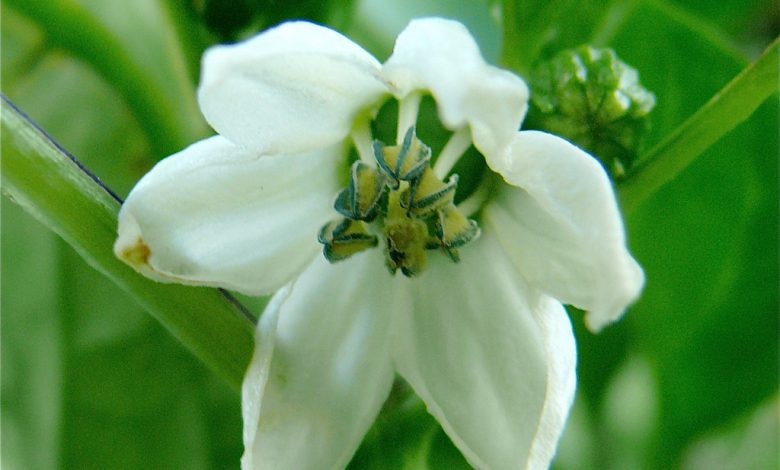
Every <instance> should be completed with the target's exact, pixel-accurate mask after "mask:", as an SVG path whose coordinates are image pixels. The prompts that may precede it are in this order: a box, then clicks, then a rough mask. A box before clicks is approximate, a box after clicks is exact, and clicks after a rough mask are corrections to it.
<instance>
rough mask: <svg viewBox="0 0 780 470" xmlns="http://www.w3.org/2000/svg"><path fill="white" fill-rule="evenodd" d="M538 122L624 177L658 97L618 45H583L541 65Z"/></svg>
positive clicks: (534, 82)
mask: <svg viewBox="0 0 780 470" xmlns="http://www.w3.org/2000/svg"><path fill="white" fill-rule="evenodd" d="M531 88H532V93H531V102H532V103H533V105H534V108H532V110H531V114H530V115H529V122H530V125H531V126H532V127H537V128H540V129H543V130H545V131H549V132H551V133H553V134H557V135H560V136H562V137H564V138H566V139H568V140H570V141H572V142H574V143H575V144H577V145H579V146H580V147H582V148H584V149H586V150H588V151H589V152H591V153H592V154H593V155H594V156H596V157H598V158H599V159H600V160H601V161H602V163H603V164H604V166H605V167H606V168H607V169H608V170H609V171H610V172H611V173H612V175H613V177H616V178H620V177H622V176H623V175H624V174H625V172H626V170H628V169H629V168H630V166H631V164H632V163H633V161H634V159H635V158H636V155H637V152H638V151H639V150H640V145H641V139H642V137H643V135H644V133H645V132H646V130H647V128H648V125H649V122H648V114H649V113H650V111H651V110H652V109H653V107H654V106H655V96H654V95H653V93H651V92H650V91H648V90H647V89H645V88H644V87H643V86H642V85H641V83H640V82H639V74H638V73H637V71H636V70H635V69H633V68H632V67H630V66H629V65H627V64H626V63H624V62H622V61H621V60H620V59H619V58H618V57H617V55H616V54H615V52H614V51H613V50H612V49H599V48H594V47H592V46H581V47H578V48H576V49H570V50H566V51H563V52H561V53H559V54H558V55H557V56H555V57H554V58H553V59H552V60H550V61H548V62H545V63H543V64H541V65H540V66H539V67H537V68H536V70H535V71H534V74H533V76H532V79H531Z"/></svg>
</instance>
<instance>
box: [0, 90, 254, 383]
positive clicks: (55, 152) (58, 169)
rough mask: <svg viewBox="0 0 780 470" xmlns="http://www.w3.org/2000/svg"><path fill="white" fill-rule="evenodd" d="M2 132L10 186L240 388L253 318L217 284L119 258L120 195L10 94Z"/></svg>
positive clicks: (12, 192) (24, 204)
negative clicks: (159, 275)
mask: <svg viewBox="0 0 780 470" xmlns="http://www.w3.org/2000/svg"><path fill="white" fill-rule="evenodd" d="M2 131H3V134H2V137H3V142H2V143H3V157H4V158H3V162H2V163H3V168H2V169H3V174H2V177H3V180H2V182H3V189H4V191H5V192H6V193H7V194H8V195H9V196H10V197H11V198H12V199H13V200H14V201H15V202H17V203H18V204H20V205H21V206H22V207H24V208H25V209H26V210H27V211H28V212H30V213H31V214H32V215H33V216H35V217H36V218H38V219H39V220H40V221H41V222H43V223H44V224H45V225H46V226H47V227H49V228H50V229H52V230H53V231H55V232H56V233H57V234H58V235H60V236H61V237H62V238H63V239H65V240H66V241H67V242H68V243H69V244H70V245H71V246H73V247H74V248H75V249H76V251H77V252H79V254H80V255H81V256H82V257H84V259H85V260H86V261H87V262H88V263H90V265H92V266H93V267H95V268H96V269H98V270H99V271H101V272H102V273H103V274H104V275H106V276H108V277H109V278H110V279H112V280H113V281H114V282H115V283H117V284H118V285H119V286H120V287H122V288H123V289H124V290H126V291H128V292H130V293H131V294H132V295H133V296H134V297H135V298H136V300H137V301H138V302H139V303H140V304H141V305H143V306H144V308H146V309H147V310H148V311H149V312H150V313H151V314H152V315H153V316H155V318H157V319H158V320H159V321H160V322H161V323H163V325H165V326H166V328H168V329H169V330H170V331H171V333H172V334H173V335H174V336H175V337H177V339H179V340H180V341H181V342H182V343H183V344H185V346H187V347H188V348H189V349H190V350H191V351H192V352H193V353H194V354H195V355H196V356H197V357H199V358H200V359H201V360H203V361H204V362H205V363H206V364H207V365H208V366H209V367H211V368H212V369H213V370H215V371H216V372H217V373H219V374H220V375H221V376H222V377H223V378H225V379H227V380H228V382H229V383H230V384H231V385H232V386H234V387H236V388H237V387H238V386H239V384H240V383H241V380H242V376H243V372H244V369H245V367H246V364H248V361H249V358H250V356H251V351H252V349H253V340H252V338H253V334H252V324H251V322H250V321H249V320H248V319H247V318H246V317H244V316H243V315H242V314H241V313H240V312H237V311H236V310H235V308H234V306H233V305H232V304H230V302H228V301H227V300H226V298H225V297H224V295H222V294H221V293H220V292H218V291H216V290H213V289H195V288H187V287H183V286H174V285H163V284H158V283H155V282H152V281H149V280H147V279H145V278H143V277H142V276H140V275H139V274H137V273H135V272H134V271H133V270H131V269H130V268H129V267H127V266H126V265H124V264H123V263H121V262H120V261H119V260H117V259H116V258H115V257H114V255H113V252H112V250H111V247H112V245H113V242H114V238H115V236H116V214H117V212H118V210H119V201H118V199H117V198H116V197H115V196H114V195H113V194H111V193H110V192H108V191H107V190H106V188H105V187H104V186H101V185H100V184H99V183H98V182H97V180H95V179H93V178H94V177H92V176H91V175H89V174H87V173H86V172H85V171H84V170H83V168H81V167H80V166H79V164H78V163H77V162H76V161H75V160H74V159H72V157H70V156H69V155H67V154H66V153H64V152H63V150H62V149H61V148H60V147H59V146H57V144H56V143H54V142H53V141H52V140H51V139H50V138H49V137H48V136H47V135H45V134H44V133H43V132H42V131H41V130H40V129H38V128H36V127H35V126H34V125H32V123H31V122H30V121H29V120H27V118H26V117H25V116H24V115H22V114H21V113H19V111H18V110H17V109H16V108H14V107H13V105H11V104H10V102H8V101H6V100H5V99H4V101H3V107H2Z"/></svg>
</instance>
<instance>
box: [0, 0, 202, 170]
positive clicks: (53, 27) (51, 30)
mask: <svg viewBox="0 0 780 470" xmlns="http://www.w3.org/2000/svg"><path fill="white" fill-rule="evenodd" d="M5 3H6V4H8V5H9V6H11V7H13V8H14V9H16V10H17V11H19V12H20V13H22V14H24V15H26V16H28V17H29V18H30V19H32V20H33V21H35V22H36V23H37V24H38V25H39V26H40V27H41V28H43V30H44V32H45V34H46V36H47V39H48V41H49V42H50V43H51V44H52V45H54V46H55V47H60V48H63V49H65V50H67V51H68V52H69V53H71V54H72V55H73V56H75V57H76V58H78V59H80V60H82V61H84V62H85V63H87V64H89V65H90V66H92V67H93V68H94V69H95V71H96V72H97V73H98V74H100V75H101V76H102V77H103V78H104V79H105V80H106V81H108V82H109V83H111V84H112V85H113V86H114V87H115V88H116V89H117V91H118V92H119V93H120V94H121V95H122V96H123V97H124V99H125V101H126V103H127V105H128V107H129V108H130V109H131V110H132V112H133V114H134V115H135V116H136V118H137V119H138V123H139V125H140V126H141V128H142V129H143V131H144V133H145V134H146V135H147V137H148V140H149V145H150V146H151V148H152V151H153V152H154V153H155V155H156V156H158V157H163V156H165V155H170V154H172V153H174V152H176V151H177V150H179V149H181V148H182V147H183V146H184V145H186V144H187V143H188V142H187V141H186V139H185V136H184V133H183V131H182V129H180V128H179V126H178V125H177V124H176V121H175V120H174V119H173V118H172V116H174V115H175V114H174V113H175V112H176V110H175V109H174V107H173V106H174V104H173V103H171V102H170V100H168V99H167V97H166V95H165V93H163V91H162V90H160V89H159V87H158V86H156V85H155V84H154V83H153V82H152V81H151V80H150V79H149V76H148V75H147V74H145V73H144V72H143V71H142V70H141V68H140V67H139V66H138V64H137V63H136V62H135V61H134V60H133V58H132V57H131V56H130V54H128V52H127V51H126V49H125V48H124V47H123V46H122V44H121V43H120V42H119V41H118V40H117V39H116V37H115V36H114V35H113V34H112V33H111V32H110V31H109V30H108V29H106V27H105V26H103V25H102V24H101V23H99V22H98V21H97V20H95V18H94V17H93V16H92V15H90V13H89V12H88V11H86V10H85V9H84V8H83V7H81V6H80V5H78V4H76V3H75V2H72V1H70V0H42V1H41V0H36V1H30V0H5Z"/></svg>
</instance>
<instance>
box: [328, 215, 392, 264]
mask: <svg viewBox="0 0 780 470" xmlns="http://www.w3.org/2000/svg"><path fill="white" fill-rule="evenodd" d="M317 241H319V242H320V243H322V244H323V245H324V247H323V250H322V252H323V254H324V255H325V258H326V259H327V260H328V261H330V262H331V263H335V262H336V261H341V260H344V259H347V258H349V257H350V256H352V255H354V254H355V253H359V252H361V251H363V250H367V249H369V248H372V247H375V246H376V245H377V241H378V240H377V237H376V236H374V235H371V234H370V233H368V230H367V228H366V225H365V224H364V223H363V222H360V221H355V220H350V219H341V220H333V221H331V222H329V223H327V224H325V225H324V226H323V227H322V228H321V229H320V233H319V234H318V235H317Z"/></svg>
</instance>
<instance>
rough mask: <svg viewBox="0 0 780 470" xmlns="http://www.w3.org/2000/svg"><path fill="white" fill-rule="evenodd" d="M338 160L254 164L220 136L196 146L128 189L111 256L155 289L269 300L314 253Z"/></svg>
mask: <svg viewBox="0 0 780 470" xmlns="http://www.w3.org/2000/svg"><path fill="white" fill-rule="evenodd" d="M340 155H341V149H340V148H339V147H332V148H330V149H328V150H327V151H322V152H317V153H309V154H298V155H281V156H258V155H257V154H256V153H254V152H251V151H247V150H244V149H241V148H239V147H236V146H235V145H234V144H232V143H231V142H230V141H228V140H226V139H224V138H223V137H219V136H216V137H211V138H209V139H206V140H203V141H200V142H198V143H196V144H194V145H192V146H190V147H188V148H186V149H184V150H183V151H181V152H179V153H177V154H175V155H173V156H171V157H168V158H166V159H165V160H163V161H162V162H160V163H159V164H157V166H155V167H154V168H153V169H152V171H150V172H149V173H148V174H147V175H146V176H144V177H143V179H141V181H140V182H139V183H138V184H137V185H136V187H135V188H134V189H133V191H132V192H131V193H130V195H129V196H128V198H127V201H125V203H124V204H123V206H122V210H121V211H120V213H119V237H118V239H117V241H116V243H115V245H114V251H115V253H116V254H117V256H118V257H119V258H121V259H123V260H125V261H126V262H128V263H129V264H131V265H132V266H133V267H135V268H136V269H137V270H139V271H140V272H142V273H143V274H145V275H147V276H149V277H152V278H154V279H157V280H160V281H163V282H179V283H184V284H196V285H210V286H218V287H225V288H229V289H235V290H238V291H241V292H244V293H247V294H265V293H269V292H273V291H274V290H276V289H278V288H279V287H280V286H282V285H284V284H285V283H287V282H288V281H289V280H290V279H291V278H292V277H294V276H295V275H297V274H298V273H299V272H300V271H301V270H302V269H303V268H304V267H305V266H306V264H308V262H309V261H310V260H311V258H312V257H313V256H314V255H315V254H316V253H317V251H318V250H319V249H320V246H319V244H318V243H317V231H318V230H319V228H320V227H321V226H322V225H323V224H324V223H326V222H327V220H328V218H329V217H331V216H332V215H333V214H334V213H333V210H332V208H331V202H332V200H333V195H334V194H335V193H336V192H337V190H338V181H337V176H336V170H337V166H338V165H337V159H338V158H339V157H340Z"/></svg>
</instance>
